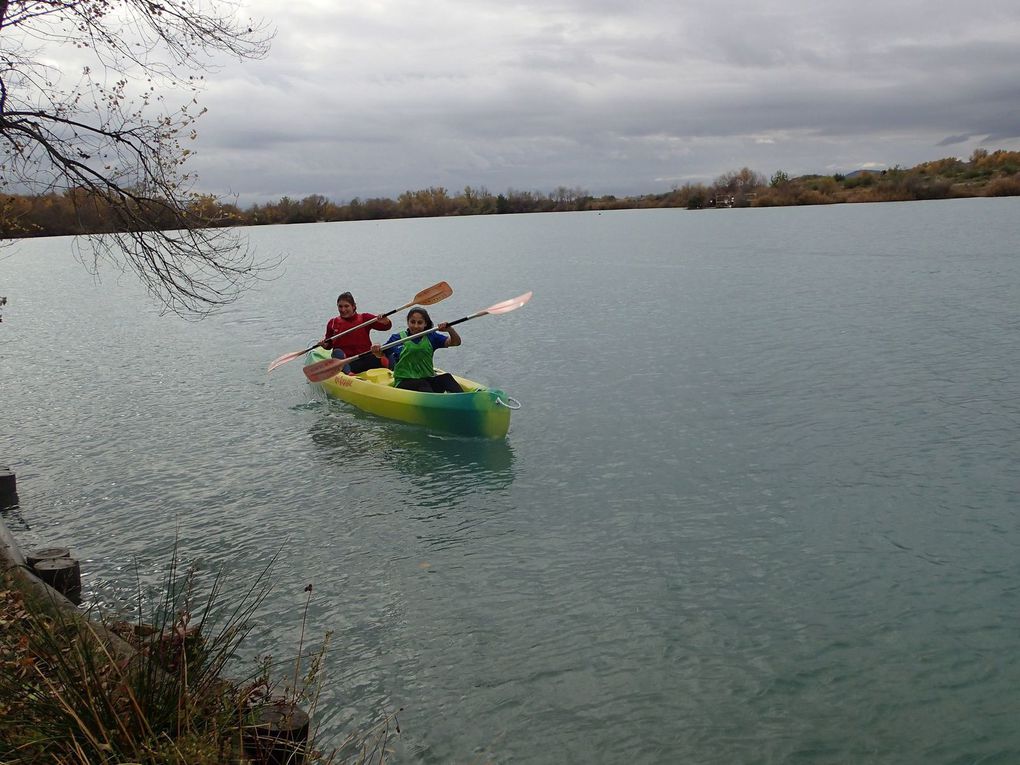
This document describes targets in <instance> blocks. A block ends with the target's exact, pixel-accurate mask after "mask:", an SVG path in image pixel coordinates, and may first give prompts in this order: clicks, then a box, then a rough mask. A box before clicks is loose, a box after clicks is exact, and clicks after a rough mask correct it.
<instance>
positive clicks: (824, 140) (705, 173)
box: [191, 0, 1020, 205]
mask: <svg viewBox="0 0 1020 765" xmlns="http://www.w3.org/2000/svg"><path fill="white" fill-rule="evenodd" d="M244 10H245V12H247V13H250V14H252V15H254V16H256V17H261V18H264V19H265V20H266V21H268V22H269V23H270V24H271V25H273V26H274V27H275V28H276V38H275V40H274V42H273V47H272V51H271V52H270V54H269V57H268V58H266V59H265V60H262V61H257V62H245V63H243V64H240V65H236V66H235V65H231V66H228V67H226V68H224V69H222V70H220V71H219V72H218V73H214V74H213V75H212V76H211V77H210V83H209V86H208V88H207V89H206V91H205V92H204V94H203V95H202V96H201V99H200V101H201V104H202V105H204V106H206V107H208V109H209V113H208V114H207V115H206V116H205V117H203V119H202V120H201V121H200V123H199V133H200V136H199V141H198V144H197V147H196V148H197V150H198V156H197V157H196V158H195V160H194V162H193V164H192V165H191V168H192V169H194V170H196V171H197V172H198V174H199V176H200V188H201V190H204V191H210V192H214V193H219V194H228V193H232V194H237V195H238V197H239V201H240V202H241V204H242V205H247V204H249V203H251V202H255V201H267V200H273V199H279V198H280V197H282V196H284V195H288V196H290V197H293V198H301V197H303V196H306V195H308V194H322V195H324V196H326V197H328V198H330V199H332V200H333V201H336V202H346V201H349V200H350V199H351V198H353V197H355V196H358V197H362V198H367V197H373V196H387V197H392V198H395V197H396V196H397V195H399V194H400V193H401V192H402V191H405V190H408V189H420V188H426V187H428V186H444V187H446V188H447V189H448V190H449V191H450V192H451V193H454V192H458V191H460V190H462V189H463V188H464V186H467V185H470V186H473V187H475V188H480V187H484V188H487V189H488V190H489V191H491V192H493V193H498V192H501V191H506V190H507V189H508V188H514V189H519V190H528V191H541V192H543V193H548V192H550V191H552V190H553V189H555V188H556V187H557V186H567V187H569V188H577V187H579V188H582V189H585V190H587V191H589V192H591V193H593V194H596V195H598V194H607V193H612V194H618V195H630V194H641V193H650V192H659V191H666V190H669V189H670V188H672V187H673V186H676V185H683V184H684V183H687V182H692V183H698V182H711V181H712V180H714V179H715V178H716V177H717V176H719V175H721V174H722V173H725V172H727V171H730V170H738V169H740V168H741V167H744V166H747V167H750V168H751V169H752V170H756V171H758V172H760V173H762V174H764V175H766V176H771V174H772V173H774V172H775V171H776V170H784V171H785V172H787V173H788V174H790V175H801V174H805V173H825V174H829V173H833V172H848V171H851V170H855V169H859V168H865V167H889V166H893V165H896V164H899V165H901V166H904V167H909V166H912V165H915V164H917V163H919V162H923V161H926V160H930V159H937V158H939V157H945V156H958V157H961V158H967V157H969V156H970V153H971V152H972V151H973V150H974V149H975V148H977V147H985V148H988V149H996V148H1006V149H1020V2H1017V0H974V1H973V2H969V3H963V2H959V0H927V1H924V0H895V1H894V2H889V0H875V1H873V0H838V2H834V1H830V0H784V2H782V3H779V2H775V0H769V2H764V1H759V0H734V2H731V3H712V2H707V1H706V0H702V1H701V2H691V1H690V0H629V2H624V1H621V0H613V1H612V2H609V0H542V1H541V2H538V1H536V2H531V1H530V0H524V1H523V2H510V1H509V0H501V1H497V0H429V1H428V2H421V1H420V0H357V2H345V1H344V0H293V2H291V3H286V4H284V3H279V2H269V1H268V0H246V2H245V6H244Z"/></svg>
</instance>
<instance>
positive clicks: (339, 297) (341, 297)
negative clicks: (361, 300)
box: [336, 292, 358, 311]
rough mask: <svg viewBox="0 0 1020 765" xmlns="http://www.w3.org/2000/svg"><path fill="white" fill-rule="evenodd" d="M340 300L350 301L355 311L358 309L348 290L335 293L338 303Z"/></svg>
mask: <svg viewBox="0 0 1020 765" xmlns="http://www.w3.org/2000/svg"><path fill="white" fill-rule="evenodd" d="M341 300H342V301H344V302H345V303H350V304H351V305H352V306H354V310H355V311H357V310H358V304H357V303H355V302H354V295H352V294H351V293H350V292H341V293H340V294H339V295H337V298H336V302H338V303H339V302H340V301H341Z"/></svg>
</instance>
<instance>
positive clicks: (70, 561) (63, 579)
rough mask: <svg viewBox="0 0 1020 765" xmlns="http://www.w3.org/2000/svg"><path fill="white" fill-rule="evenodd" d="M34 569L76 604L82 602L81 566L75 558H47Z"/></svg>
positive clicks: (47, 582)
mask: <svg viewBox="0 0 1020 765" xmlns="http://www.w3.org/2000/svg"><path fill="white" fill-rule="evenodd" d="M32 570H33V571H34V572H35V574H36V576H38V577H39V578H40V579H42V580H43V581H44V582H46V584H48V585H49V586H50V587H52V588H53V589H54V590H56V591H57V592H59V593H60V594H61V595H63V596H64V597H65V598H67V599H68V600H70V601H71V602H72V603H74V604H75V605H78V604H79V603H81V566H80V565H79V564H78V561H77V560H75V559H74V558H45V559H44V560H40V561H39V562H38V563H36V564H35V565H34V566H33V567H32Z"/></svg>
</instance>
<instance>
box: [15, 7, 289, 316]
mask: <svg viewBox="0 0 1020 765" xmlns="http://www.w3.org/2000/svg"><path fill="white" fill-rule="evenodd" d="M236 12H237V6H235V5H234V4H233V3H232V2H231V1H230V0H217V2H215V3H213V4H212V5H210V4H209V3H208V2H203V0H0V43H2V45H0V189H9V190H17V191H19V192H21V193H36V194H41V193H49V194H52V193H55V192H63V193H64V194H65V196H66V197H67V198H68V199H70V200H71V202H72V204H73V205H74V209H75V211H76V214H77V215H78V216H79V218H80V219H81V218H84V217H91V218H95V217H96V216H97V215H100V216H102V217H103V220H104V223H105V224H106V225H107V226H108V227H109V230H111V231H112V232H113V233H111V234H107V235H103V236H88V237H83V238H81V239H80V240H79V241H78V242H77V243H76V247H77V253H78V256H79V257H80V258H81V259H82V260H83V262H85V263H86V264H87V265H89V267H90V268H92V269H98V267H99V263H100V261H109V262H112V263H114V264H116V265H118V266H120V267H130V268H132V269H133V270H134V271H136V272H137V273H138V275H139V276H140V277H141V279H142V281H143V283H144V284H145V285H146V287H147V288H148V289H149V291H150V292H151V293H152V294H153V295H154V296H155V297H156V298H157V299H159V300H160V301H161V302H162V304H163V305H164V306H165V307H166V308H167V309H169V310H172V311H175V312H177V313H181V314H203V313H206V312H208V311H209V310H213V309H215V308H216V307H217V306H220V305H223V304H225V303H228V302H230V301H231V300H233V299H235V298H236V297H237V295H238V294H239V292H240V291H241V290H242V289H243V288H244V286H245V285H246V284H247V283H248V282H249V281H250V280H251V279H253V278H257V277H258V275H259V273H260V272H261V271H262V270H263V269H264V268H265V267H267V264H265V263H258V262H256V261H255V259H254V256H253V253H252V252H251V250H250V249H249V247H248V246H247V243H246V240H245V239H244V238H243V237H242V236H240V235H239V234H238V233H237V232H235V231H230V230H227V229H223V228H208V226H209V225H222V223H223V222H222V221H217V220H211V219H207V218H203V215H202V213H201V211H202V210H205V209H209V208H210V207H213V208H215V205H213V206H210V205H208V204H204V203H203V201H204V200H206V199H208V198H207V197H203V196H201V195H199V194H196V193H195V192H194V191H193V189H194V183H195V178H194V176H193V175H191V174H189V173H187V172H185V170H184V165H185V164H186V162H187V160H188V157H189V156H190V155H191V154H192V151H191V149H190V148H187V146H188V145H189V144H190V143H191V142H192V141H194V140H195V139H196V137H197V135H198V134H197V130H196V121H197V120H198V119H199V118H200V117H201V116H202V114H204V113H205V110H204V109H200V108H199V107H198V103H197V93H198V91H199V87H200V85H201V83H202V81H203V80H204V74H203V73H204V72H206V71H210V70H212V69H213V68H214V65H215V63H216V60H215V57H216V56H222V55H226V56H231V57H235V58H239V59H246V58H259V57H262V56H264V55H266V53H267V52H268V46H269V41H270V39H271V35H270V34H269V33H267V31H266V28H265V27H264V25H262V24H261V23H254V22H242V21H241V20H239V19H238V18H237V16H236ZM58 49H59V50H60V51H61V52H65V53H66V52H67V51H71V52H72V53H73V56H74V57H75V58H77V59H80V60H82V61H86V62H89V63H85V64H82V65H80V69H79V70H78V71H77V72H75V73H73V74H72V73H71V72H70V71H68V72H67V73H65V74H63V75H62V74H61V73H60V72H59V71H57V70H56V69H55V68H54V67H53V66H51V65H49V64H47V63H46V62H47V61H48V60H50V58H51V57H52V56H53V55H54V54H55V52H56V51H57V50H58ZM174 91H177V92H183V93H185V94H187V96H186V98H187V103H185V104H183V105H182V106H179V107H176V108H173V107H171V106H170V105H169V104H168V103H167V102H166V96H165V95H163V94H164V93H166V92H174ZM0 215H2V211H0ZM2 222H3V221H0V223H2ZM4 230H7V227H4ZM92 230H95V229H92Z"/></svg>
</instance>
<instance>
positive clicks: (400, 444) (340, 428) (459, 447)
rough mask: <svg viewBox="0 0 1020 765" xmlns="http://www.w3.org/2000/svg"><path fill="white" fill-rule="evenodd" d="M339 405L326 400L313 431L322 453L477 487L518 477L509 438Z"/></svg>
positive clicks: (505, 483)
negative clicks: (445, 429) (466, 434)
mask: <svg viewBox="0 0 1020 765" xmlns="http://www.w3.org/2000/svg"><path fill="white" fill-rule="evenodd" d="M339 406H342V405H340V404H336V403H333V402H326V403H323V404H322V406H321V410H322V411H321V415H322V416H320V417H318V418H317V419H316V420H315V421H314V423H313V424H312V427H311V428H310V430H309V435H310V436H311V439H312V441H313V442H314V443H315V445H316V447H317V449H316V454H317V455H319V456H322V457H324V458H326V459H327V460H329V461H336V462H338V463H340V464H342V465H343V466H344V467H345V468H350V467H351V466H352V464H356V463H357V462H359V461H365V462H370V463H372V464H371V467H373V468H378V467H379V465H378V464H377V463H379V462H382V463H385V464H386V465H388V466H389V467H391V468H394V469H396V470H398V471H400V472H401V473H404V474H406V475H409V476H420V477H426V476H427V477H431V478H435V479H438V480H444V479H456V480H457V481H458V482H460V483H466V484H467V485H468V486H469V488H471V489H478V488H487V489H504V488H506V487H508V486H509V485H510V484H511V483H512V482H513V479H514V471H513V465H514V452H513V448H512V447H511V446H510V444H509V443H508V442H507V441H506V439H483V438H461V437H457V436H451V435H449V434H445V433H443V434H440V433H433V432H430V431H428V430H426V429H424V428H421V427H417V426H414V425H405V424H403V423H399V422H390V421H387V420H380V418H378V417H374V416H372V415H369V414H366V413H364V412H360V411H357V410H351V409H350V408H347V409H345V411H343V412H337V411H336V410H335V409H334V407H339ZM365 467H369V465H365Z"/></svg>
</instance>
